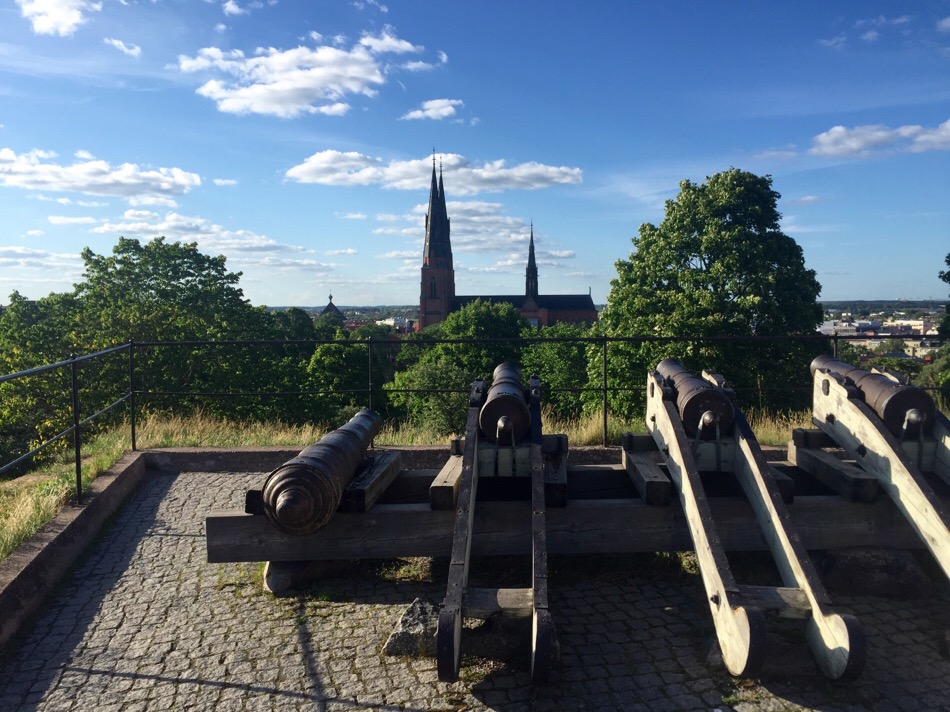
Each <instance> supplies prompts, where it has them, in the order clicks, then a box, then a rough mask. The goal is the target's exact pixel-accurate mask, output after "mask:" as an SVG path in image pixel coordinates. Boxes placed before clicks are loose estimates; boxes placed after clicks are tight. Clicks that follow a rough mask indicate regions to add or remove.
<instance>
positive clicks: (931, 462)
mask: <svg viewBox="0 0 950 712" xmlns="http://www.w3.org/2000/svg"><path fill="white" fill-rule="evenodd" d="M811 371H812V379H813V383H812V420H813V421H814V422H815V424H816V425H817V426H818V428H819V430H820V433H819V434H821V435H823V436H824V437H825V438H827V442H825V443H820V446H822V447H823V446H827V445H836V446H838V447H840V448H842V449H843V450H844V451H845V452H847V453H848V455H849V456H850V457H851V458H852V459H853V460H854V463H855V465H857V467H853V466H852V470H854V471H855V472H854V474H852V473H851V472H848V471H845V470H843V469H842V466H841V465H840V464H838V463H837V462H835V461H831V459H830V458H831V454H830V453H825V452H824V451H823V450H816V451H814V452H809V451H808V450H807V449H804V448H802V449H799V448H797V447H796V446H797V445H798V443H795V442H794V440H793V443H792V446H790V447H789V459H792V457H793V455H794V458H795V462H796V464H797V465H798V466H799V467H802V466H803V465H804V464H805V462H804V459H805V457H803V456H809V457H811V456H813V455H818V456H819V457H820V460H823V461H824V462H825V468H826V469H830V472H831V475H832V476H833V477H835V478H836V479H837V481H838V482H839V483H843V484H847V483H849V482H851V481H855V480H857V479H858V478H860V477H865V478H868V479H869V480H871V483H872V484H873V485H874V486H875V487H879V488H880V489H881V490H883V491H884V492H885V493H886V494H887V495H888V496H889V497H890V498H891V499H892V500H893V501H894V504H895V505H896V506H897V508H898V509H899V510H900V511H901V513H903V515H904V517H905V518H906V519H907V521H908V523H909V524H910V525H911V527H912V528H913V529H914V530H915V531H916V532H917V534H918V536H919V537H920V540H921V541H922V542H923V543H924V544H925V545H926V546H927V548H928V549H929V550H930V552H931V553H932V554H933V556H934V558H935V559H936V560H937V563H938V564H939V565H940V567H941V568H942V569H943V572H944V573H945V574H946V575H947V576H948V577H950V513H948V512H947V508H946V506H945V504H944V502H943V501H942V500H941V498H940V497H938V496H937V494H936V492H935V490H934V487H933V485H932V484H931V482H930V480H929V475H932V476H933V477H935V478H939V479H942V480H943V481H944V483H950V422H948V420H947V417H946V416H945V415H943V414H942V413H941V412H940V411H939V410H937V409H936V407H935V406H934V403H933V399H931V397H930V395H929V394H928V393H927V392H926V391H924V390H923V389H920V388H915V387H914V386H908V385H906V384H903V383H900V381H899V379H898V378H897V377H896V376H895V375H893V374H887V373H873V372H869V371H865V370H864V369H861V368H856V367H854V366H852V365H850V364H847V363H844V362H842V361H837V360H836V359H834V358H831V357H829V356H819V357H818V358H816V359H815V360H814V361H812V364H811ZM799 450H801V451H799ZM819 464H821V463H819ZM829 465H831V466H833V468H834V469H831V468H830V467H829Z"/></svg>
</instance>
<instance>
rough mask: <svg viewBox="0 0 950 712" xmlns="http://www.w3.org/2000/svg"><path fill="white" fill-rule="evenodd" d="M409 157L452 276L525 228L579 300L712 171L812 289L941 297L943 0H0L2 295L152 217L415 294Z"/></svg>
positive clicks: (419, 223) (259, 266)
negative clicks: (440, 194)
mask: <svg viewBox="0 0 950 712" xmlns="http://www.w3.org/2000/svg"><path fill="white" fill-rule="evenodd" d="M565 6H566V7H565ZM433 151H435V155H436V156H437V160H438V161H439V162H440V163H441V165H442V166H443V170H444V176H445V190H446V194H447V198H448V209H449V216H450V218H451V220H452V240H453V248H454V256H455V267H456V281H457V289H458V292H459V293H460V294H479V293H482V294H484V293H492V292H496V293H497V292H512V291H517V290H518V289H521V288H522V287H523V284H524V267H525V262H526V257H527V240H528V233H529V226H530V225H531V223H532V221H533V224H534V231H535V238H536V243H537V249H538V264H539V272H540V284H541V291H542V292H545V293H578V292H587V290H588V289H590V290H591V291H592V294H593V296H594V300H595V301H597V302H598V303H600V302H603V301H605V300H606V298H607V294H608V291H609V288H610V280H611V279H612V278H613V277H614V276H615V275H616V270H615V268H614V262H615V261H616V260H617V259H620V258H625V257H627V256H628V255H629V253H630V250H631V248H632V245H631V242H630V238H631V237H632V236H633V235H634V234H636V231H637V228H638V227H639V225H640V224H641V223H643V222H654V223H657V222H659V221H660V220H661V219H662V216H663V204H664V201H665V200H667V199H670V198H672V197H674V196H675V195H676V193H677V190H678V184H679V182H680V181H681V180H683V179H687V178H688V179H690V180H693V181H702V180H704V178H705V177H706V176H708V175H711V174H712V173H715V172H718V171H721V170H726V169H728V168H730V167H737V168H742V169H744V170H749V171H752V172H754V173H758V174H770V175H772V176H773V179H774V188H775V189H776V190H777V191H778V192H780V193H781V194H782V200H781V202H780V205H779V207H780V210H781V211H782V214H783V216H784V218H783V229H784V230H785V232H786V233H788V234H789V235H791V236H792V237H794V238H795V239H796V240H797V241H798V242H799V244H800V245H801V246H802V248H803V249H804V252H805V260H806V264H807V265H808V266H809V267H811V268H813V269H815V270H816V271H817V273H818V278H819V281H820V282H821V283H822V285H823V290H822V298H824V299H848V298H853V299H874V298H882V299H896V298H909V299H930V298H946V297H947V287H946V285H945V284H943V283H942V282H940V281H939V280H938V279H937V272H938V271H939V270H940V269H941V268H942V267H943V266H944V265H943V258H944V256H945V255H946V254H947V253H948V252H950V153H948V151H950V0H930V1H927V2H923V1H921V2H862V3H854V2H826V1H823V2H811V1H804V2H781V3H778V2H776V3H764V2H761V1H760V0H755V1H751V0H750V1H747V2H742V1H739V2H731V3H708V2H694V1H690V2H680V1H677V0H671V1H669V2H662V3H660V2H636V3H635V2H606V1H601V2H598V1H594V2H584V3H570V4H567V3H563V4H556V3H550V2H536V1H532V0H525V1H524V2H521V1H519V2H512V1H511V0H479V1H478V2H461V1H456V0H443V1H442V2H422V1H421V0H415V1H413V2H398V1H396V0H392V1H389V0H355V1H353V0H337V1H334V0H321V1H320V2H314V1H312V0H263V1H256V0H255V1H253V2H251V1H248V0H227V2H223V3H222V2H220V0H95V1H93V0H0V215H2V220H0V230H2V233H0V301H6V295H8V294H9V293H10V292H12V291H13V290H18V291H20V292H21V293H22V294H24V295H26V296H28V297H34V298H35V297H40V296H43V295H45V294H47V293H49V292H50V291H65V290H68V289H70V288H71V285H72V284H73V283H75V282H77V281H79V280H80V279H81V276H82V263H81V260H80V258H79V253H80V251H81V250H82V248H84V247H90V248H92V250H93V251H95V252H98V253H109V252H111V249H112V246H113V245H114V244H115V242H116V240H117V239H118V237H119V236H126V237H135V238H139V239H141V240H148V239H151V238H152V237H155V236H158V235H164V236H166V237H167V238H168V239H170V240H184V241H189V242H192V241H193V242H197V243H198V245H199V246H200V248H201V249H202V250H204V251H206V252H208V253H210V254H223V255H226V256H227V260H228V262H227V264H228V266H229V268H230V269H232V270H235V271H238V270H239V271H242V272H243V275H244V276H243V277H242V280H241V284H242V286H243V288H244V291H245V294H246V295H247V296H248V297H249V298H250V299H251V301H252V302H253V303H254V304H268V305H322V304H325V303H326V300H327V295H328V294H330V293H331V292H332V294H333V297H334V301H335V302H336V303H338V304H346V305H370V304H412V303H417V302H418V299H419V266H420V263H421V256H422V243H423V233H424V227H423V225H424V215H425V204H426V200H427V197H428V194H427V193H428V182H429V176H430V172H431V170H432V159H433Z"/></svg>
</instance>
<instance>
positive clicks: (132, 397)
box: [129, 339, 136, 452]
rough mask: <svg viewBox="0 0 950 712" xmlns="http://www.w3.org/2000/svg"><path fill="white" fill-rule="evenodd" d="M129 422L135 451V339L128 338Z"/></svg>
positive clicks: (133, 450)
mask: <svg viewBox="0 0 950 712" xmlns="http://www.w3.org/2000/svg"><path fill="white" fill-rule="evenodd" d="M129 424H130V425H131V428H132V452H135V449H136V448H135V341H133V340H131V339H130V340H129Z"/></svg>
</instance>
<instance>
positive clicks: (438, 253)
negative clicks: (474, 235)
mask: <svg viewBox="0 0 950 712" xmlns="http://www.w3.org/2000/svg"><path fill="white" fill-rule="evenodd" d="M422 263H423V264H424V265H432V266H439V267H449V268H451V267H452V244H451V242H450V239H449V215H448V210H447V209H446V207H445V188H444V187H443V185H442V170H441V166H440V168H439V175H438V176H436V173H435V153H433V154H432V181H431V184H430V185H429V210H428V213H426V242H425V250H424V252H423V256H422ZM437 263H438V264H437Z"/></svg>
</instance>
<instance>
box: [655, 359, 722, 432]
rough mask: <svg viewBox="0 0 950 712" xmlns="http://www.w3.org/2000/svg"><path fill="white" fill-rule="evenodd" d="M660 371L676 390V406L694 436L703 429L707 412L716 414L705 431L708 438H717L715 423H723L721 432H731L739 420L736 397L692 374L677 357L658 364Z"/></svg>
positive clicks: (684, 427) (685, 427) (720, 427)
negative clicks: (734, 403)
mask: <svg viewBox="0 0 950 712" xmlns="http://www.w3.org/2000/svg"><path fill="white" fill-rule="evenodd" d="M656 370H657V372H658V373H659V374H660V375H661V376H662V377H663V378H664V379H665V380H666V381H667V383H669V384H670V385H671V386H672V387H673V390H675V391H676V409H677V410H678V411H679V414H680V420H682V421H683V429H684V430H685V431H686V434H687V435H689V436H690V437H693V436H695V435H696V433H697V431H698V430H699V426H700V420H701V419H703V418H704V416H705V415H706V413H711V414H712V416H711V417H710V419H709V422H708V423H706V425H709V426H712V427H708V428H706V429H705V430H704V431H703V435H704V436H705V437H709V438H711V437H713V436H714V434H715V423H716V422H718V423H719V432H720V433H723V434H725V433H728V432H729V431H730V430H731V429H732V423H733V421H734V420H735V413H734V411H733V408H734V406H733V404H732V400H730V398H729V396H727V395H726V394H725V393H724V392H723V391H722V390H721V389H719V388H716V387H715V386H714V385H712V384H711V383H709V382H707V381H705V380H703V379H702V378H700V377H699V376H697V375H695V374H693V373H691V372H690V371H688V370H687V369H686V367H685V366H683V364H681V363H680V362H679V361H677V360H676V359H672V358H668V359H664V360H662V361H660V362H659V363H658V364H657V365H656Z"/></svg>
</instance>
